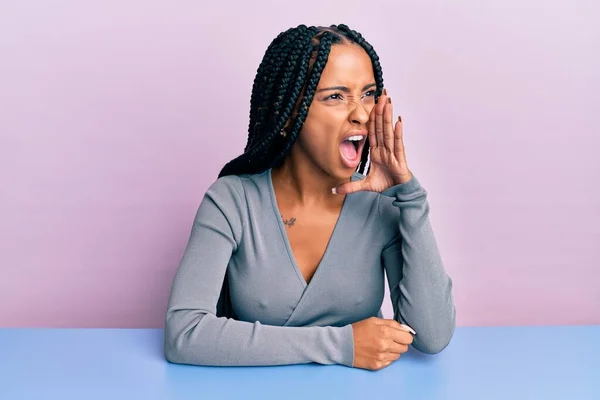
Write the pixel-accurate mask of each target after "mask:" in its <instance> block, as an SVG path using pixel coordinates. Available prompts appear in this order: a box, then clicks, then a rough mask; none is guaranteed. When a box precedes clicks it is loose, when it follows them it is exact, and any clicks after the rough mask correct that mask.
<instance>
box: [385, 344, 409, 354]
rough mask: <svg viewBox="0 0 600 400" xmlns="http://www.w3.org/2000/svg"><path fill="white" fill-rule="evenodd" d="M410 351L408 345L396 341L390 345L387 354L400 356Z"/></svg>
mask: <svg viewBox="0 0 600 400" xmlns="http://www.w3.org/2000/svg"><path fill="white" fill-rule="evenodd" d="M407 351H408V344H403V343H398V342H396V341H391V342H390V343H389V345H388V349H387V352H388V353H391V354H394V355H400V354H404V353H406V352H407Z"/></svg>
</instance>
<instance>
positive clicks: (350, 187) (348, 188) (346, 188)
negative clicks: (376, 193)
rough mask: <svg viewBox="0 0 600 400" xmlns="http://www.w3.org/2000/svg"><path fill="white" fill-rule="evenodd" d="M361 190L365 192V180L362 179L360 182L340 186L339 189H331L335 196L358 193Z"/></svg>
mask: <svg viewBox="0 0 600 400" xmlns="http://www.w3.org/2000/svg"><path fill="white" fill-rule="evenodd" d="M360 190H365V180H364V179H361V180H359V181H354V182H347V183H343V184H341V185H339V186H338V187H334V188H333V189H331V192H332V193H334V194H349V193H354V192H358V191H360Z"/></svg>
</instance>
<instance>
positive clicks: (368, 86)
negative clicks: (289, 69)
mask: <svg viewBox="0 0 600 400" xmlns="http://www.w3.org/2000/svg"><path fill="white" fill-rule="evenodd" d="M373 86H377V84H375V83H370V84H368V85H367V86H365V87H364V88H363V89H362V91H363V92H364V91H365V90H367V89H370V88H372V87H373ZM327 90H341V91H342V92H344V93H349V92H350V89H348V88H347V87H346V86H331V87H327V88H322V89H318V90H317V91H316V93H321V92H325V91H327Z"/></svg>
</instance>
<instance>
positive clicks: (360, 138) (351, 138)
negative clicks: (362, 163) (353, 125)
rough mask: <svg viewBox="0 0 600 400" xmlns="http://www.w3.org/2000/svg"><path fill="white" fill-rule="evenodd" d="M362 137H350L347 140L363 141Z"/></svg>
mask: <svg viewBox="0 0 600 400" xmlns="http://www.w3.org/2000/svg"><path fill="white" fill-rule="evenodd" d="M362 138H363V137H362V136H360V135H356V136H350V137H349V138H348V139H346V140H351V141H356V140H362Z"/></svg>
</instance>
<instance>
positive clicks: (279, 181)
mask: <svg viewBox="0 0 600 400" xmlns="http://www.w3.org/2000/svg"><path fill="white" fill-rule="evenodd" d="M271 172H272V173H271V177H272V180H273V186H274V187H275V189H276V190H277V191H278V192H280V193H282V194H283V195H284V196H285V197H286V198H287V199H288V201H292V202H294V203H296V204H298V205H300V206H319V207H323V206H334V207H335V206H338V205H340V204H341V203H342V202H343V201H344V197H345V196H343V195H339V194H333V193H331V189H332V188H333V187H336V186H338V185H339V184H341V183H343V182H340V180H339V179H336V178H333V177H331V176H330V175H329V174H327V173H326V172H325V171H323V170H322V169H320V168H318V167H317V166H316V165H314V164H313V163H310V162H295V160H294V157H293V156H292V155H290V156H289V157H287V158H286V160H285V161H284V162H283V164H282V165H281V166H280V167H277V168H273V169H272V171H271Z"/></svg>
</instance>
